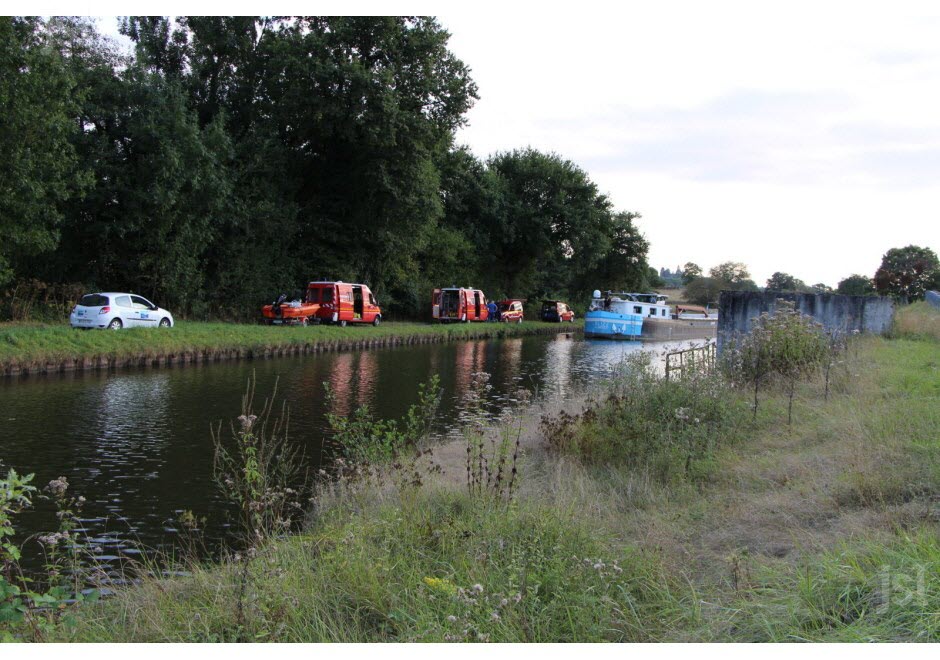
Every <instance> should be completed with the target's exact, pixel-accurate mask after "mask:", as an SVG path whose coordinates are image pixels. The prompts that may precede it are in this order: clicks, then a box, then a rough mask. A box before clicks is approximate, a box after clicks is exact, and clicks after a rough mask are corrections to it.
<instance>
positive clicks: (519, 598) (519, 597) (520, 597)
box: [512, 591, 522, 603]
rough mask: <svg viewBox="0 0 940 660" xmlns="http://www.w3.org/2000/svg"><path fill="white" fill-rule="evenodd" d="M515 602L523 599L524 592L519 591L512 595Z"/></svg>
mask: <svg viewBox="0 0 940 660" xmlns="http://www.w3.org/2000/svg"><path fill="white" fill-rule="evenodd" d="M512 600H513V602H514V603H518V602H519V601H521V600H522V592H521V591H520V592H517V593H516V595H515V596H513V597H512Z"/></svg>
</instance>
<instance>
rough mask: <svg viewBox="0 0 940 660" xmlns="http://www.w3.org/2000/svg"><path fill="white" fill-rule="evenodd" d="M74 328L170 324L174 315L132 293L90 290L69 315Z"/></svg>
mask: <svg viewBox="0 0 940 660" xmlns="http://www.w3.org/2000/svg"><path fill="white" fill-rule="evenodd" d="M69 324H70V325H71V326H72V327H73V328H86V329H89V330H90V329H91V328H107V329H108V330H120V329H121V328H156V327H160V328H172V327H173V315H172V314H170V313H169V312H168V311H166V310H165V309H163V308H162V307H157V306H156V305H154V304H153V303H152V302H150V301H149V300H147V299H146V298H144V297H142V296H138V295H135V294H133V293H89V294H87V295H84V296H82V299H81V300H80V301H79V302H78V304H77V305H75V309H73V310H72V313H71V315H70V316H69Z"/></svg>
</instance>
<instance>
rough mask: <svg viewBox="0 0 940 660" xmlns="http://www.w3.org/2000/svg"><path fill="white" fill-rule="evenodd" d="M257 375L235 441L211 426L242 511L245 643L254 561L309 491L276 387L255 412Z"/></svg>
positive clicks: (240, 601)
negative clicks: (277, 408) (277, 403)
mask: <svg viewBox="0 0 940 660" xmlns="http://www.w3.org/2000/svg"><path fill="white" fill-rule="evenodd" d="M255 385H256V379H255V375H254V374H252V376H251V378H250V379H249V381H248V387H247V390H246V392H245V395H244V396H243V397H242V407H241V415H239V417H238V418H237V420H236V421H235V422H232V423H231V425H230V428H231V443H226V442H225V441H224V440H223V437H222V424H221V422H220V423H219V424H218V425H217V426H216V427H215V428H213V429H212V437H213V442H214V445H215V457H214V459H215V460H214V474H215V479H216V482H217V483H218V485H219V488H220V489H221V491H222V492H223V494H225V496H226V497H227V498H228V499H229V501H231V502H232V503H233V504H234V505H236V506H237V507H238V510H239V522H240V526H241V532H242V537H243V538H242V543H243V546H242V547H241V548H240V550H239V552H236V553H235V555H234V559H235V562H236V564H237V565H238V571H237V582H236V599H235V606H236V633H235V638H236V639H237V640H239V641H246V640H247V638H246V637H245V631H246V627H247V626H246V624H247V610H246V602H247V598H248V592H249V590H250V588H251V586H252V572H251V564H252V561H253V560H254V559H255V558H256V557H258V556H259V555H260V554H261V553H262V552H263V551H264V549H265V544H266V542H267V541H268V540H269V539H271V538H273V537H275V536H278V535H282V534H285V533H287V532H288V531H289V530H290V529H291V527H292V525H293V524H294V523H295V522H296V520H298V519H299V517H300V515H301V514H302V512H303V509H302V506H301V502H302V497H303V493H304V492H306V483H307V480H306V477H305V475H304V472H303V466H302V461H303V456H302V454H301V453H300V451H299V450H298V449H297V448H296V447H294V446H292V445H291V444H290V443H289V442H288V412H287V407H286V405H282V407H281V409H280V414H279V415H278V416H275V415H274V410H275V408H274V405H275V404H274V401H275V397H276V395H277V385H276V384H275V387H274V392H273V393H272V395H271V397H270V398H268V399H265V401H264V403H263V404H262V406H261V408H260V411H258V412H256V411H255Z"/></svg>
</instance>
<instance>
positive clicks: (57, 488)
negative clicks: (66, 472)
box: [46, 477, 69, 498]
mask: <svg viewBox="0 0 940 660" xmlns="http://www.w3.org/2000/svg"><path fill="white" fill-rule="evenodd" d="M68 489H69V480H68V479H66V478H65V477H59V478H58V479H53V480H52V481H50V482H49V485H48V486H46V490H47V491H49V494H50V495H52V496H53V497H55V498H61V497H64V496H65V491H67V490H68Z"/></svg>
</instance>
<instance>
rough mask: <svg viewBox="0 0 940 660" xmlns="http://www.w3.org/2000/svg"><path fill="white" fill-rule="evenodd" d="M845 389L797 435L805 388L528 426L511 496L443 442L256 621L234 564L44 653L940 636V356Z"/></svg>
mask: <svg viewBox="0 0 940 660" xmlns="http://www.w3.org/2000/svg"><path fill="white" fill-rule="evenodd" d="M913 334H914V335H915V336H918V337H923V334H922V333H919V332H918V333H913ZM830 376H831V379H830V380H831V382H830V388H831V393H830V395H829V397H828V399H826V398H825V397H824V392H825V385H824V383H823V382H822V380H821V379H819V378H815V379H811V380H809V381H806V382H801V383H800V385H799V386H798V387H797V391H796V396H795V400H794V406H793V421H792V425H788V424H787V408H788V397H787V393H786V391H777V390H774V389H769V390H768V391H767V392H766V393H765V394H764V395H762V400H761V403H760V407H759V410H758V415H757V417H756V419H753V417H752V414H751V411H750V409H749V408H748V402H749V400H750V393H749V392H738V391H736V390H735V389H734V388H730V387H727V385H726V384H723V383H721V382H720V381H719V380H717V379H706V380H702V381H699V382H697V383H695V384H692V385H689V386H687V387H685V386H683V385H681V384H676V383H669V384H663V383H660V384H657V383H654V382H652V381H647V382H643V383H642V385H643V387H642V388H636V387H634V385H633V384H632V382H633V381H630V382H622V383H619V384H617V383H615V384H614V386H613V389H607V390H604V391H603V392H601V391H599V392H596V393H594V394H592V395H591V396H590V397H589V400H588V401H586V402H580V403H578V404H575V403H574V402H568V404H566V405H567V408H558V409H552V410H536V411H533V412H531V413H530V414H524V413H520V416H519V417H518V419H517V421H516V423H520V424H521V425H522V428H523V435H522V440H521V447H522V450H523V458H522V460H521V462H520V487H519V489H518V492H517V493H516V495H515V497H513V498H512V500H511V501H507V500H506V499H505V498H502V497H496V496H492V495H490V496H488V495H487V494H486V492H485V491H484V492H479V491H477V492H474V493H471V492H469V491H468V489H467V487H466V480H467V475H466V467H465V465H464V463H463V458H462V457H463V456H465V455H466V453H465V452H464V450H463V447H462V446H461V443H456V446H451V445H448V446H444V447H441V448H440V449H439V450H438V451H436V460H437V462H438V464H439V465H440V466H442V468H443V471H442V472H438V471H435V470H431V469H426V470H425V474H424V476H423V479H421V483H420V484H416V483H404V482H402V481H400V480H395V479H389V480H382V479H373V480H366V481H349V482H340V483H336V484H333V486H332V487H331V488H329V489H328V490H324V491H323V492H322V493H321V494H320V497H319V500H318V505H317V509H316V511H315V512H314V513H312V514H311V519H310V522H309V526H308V529H307V531H306V532H305V533H303V534H300V535H296V536H292V537H289V538H285V539H282V540H280V541H276V542H273V543H271V544H269V545H268V546H266V547H265V548H264V549H263V550H262V552H261V554H260V555H259V557H258V558H257V559H256V560H255V561H254V562H253V563H252V564H251V569H250V575H249V576H248V581H247V584H248V585H249V586H248V588H247V594H248V595H247V598H246V599H245V612H246V614H245V616H244V617H243V618H242V621H241V623H240V624H237V623H236V614H235V611H234V608H235V605H234V602H235V600H236V597H235V594H236V592H237V590H238V589H239V588H240V587H239V585H242V586H244V585H245V584H246V581H245V575H244V574H242V573H241V572H240V567H243V566H244V564H238V563H234V562H226V563H223V564H222V565H214V566H194V567H191V570H192V575H191V576H190V577H186V578H179V579H159V580H158V579H152V578H145V579H143V581H142V582H141V584H140V585H139V586H136V587H133V588H130V589H127V590H122V591H120V592H119V593H117V594H116V595H115V596H114V597H112V598H110V599H107V600H106V601H105V602H102V603H100V604H98V605H94V606H83V607H81V608H78V610H77V611H76V612H75V613H74V617H75V618H74V619H73V621H72V622H71V623H70V624H63V625H59V626H57V627H55V628H54V629H52V630H51V631H49V632H47V633H45V636H44V637H43V639H47V640H58V641H223V640H234V639H256V640H272V641H273V640H276V641H575V640H576V641H699V640H700V641H783V640H820V641H861V640H865V641H870V640H878V641H900V640H907V641H940V510H938V508H937V502H938V499H940V344H938V343H937V342H936V341H934V340H932V339H929V338H920V339H901V338H897V339H883V338H878V337H863V338H860V339H858V340H856V342H855V343H853V344H852V345H851V346H850V348H849V350H848V351H847V352H846V353H845V354H844V355H843V359H842V360H841V361H840V363H839V364H838V365H837V367H836V368H834V369H833V372H832V373H831V374H830ZM509 423H510V424H511V423H513V422H509ZM664 429H665V430H664ZM503 433H505V427H504V428H503ZM644 438H648V439H647V440H644ZM474 442H475V441H474ZM415 465H416V467H417V468H418V469H421V467H422V466H424V467H425V468H427V464H426V463H421V462H419V463H416V464H415ZM21 634H23V635H24V636H26V637H29V635H30V633H29V632H28V631H25V632H22V633H21Z"/></svg>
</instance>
